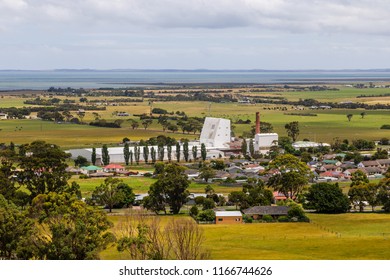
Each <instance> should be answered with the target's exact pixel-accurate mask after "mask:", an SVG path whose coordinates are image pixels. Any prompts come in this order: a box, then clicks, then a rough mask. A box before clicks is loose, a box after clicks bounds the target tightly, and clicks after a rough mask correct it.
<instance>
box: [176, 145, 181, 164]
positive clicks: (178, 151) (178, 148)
mask: <svg viewBox="0 0 390 280" xmlns="http://www.w3.org/2000/svg"><path fill="white" fill-rule="evenodd" d="M176 160H177V162H180V143H179V142H177V143H176Z"/></svg>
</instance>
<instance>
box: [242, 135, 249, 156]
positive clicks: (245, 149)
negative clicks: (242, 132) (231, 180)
mask: <svg viewBox="0 0 390 280" xmlns="http://www.w3.org/2000/svg"><path fill="white" fill-rule="evenodd" d="M241 153H242V154H243V155H244V156H245V155H246V154H247V153H248V143H247V142H246V139H243V140H242V144H241Z"/></svg>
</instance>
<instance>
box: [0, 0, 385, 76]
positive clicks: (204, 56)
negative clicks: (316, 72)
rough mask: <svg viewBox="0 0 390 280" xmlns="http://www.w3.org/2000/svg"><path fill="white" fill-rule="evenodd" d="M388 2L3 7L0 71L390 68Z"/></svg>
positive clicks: (255, 0) (75, 1)
mask: <svg viewBox="0 0 390 280" xmlns="http://www.w3.org/2000/svg"><path fill="white" fill-rule="evenodd" d="M389 43H390V1H388V0H0V69H36V70H42V69H64V68H66V69H86V68H90V69H269V70H275V69H285V70H292V69H297V70H302V69H373V68H390V64H389V62H390V44H389Z"/></svg>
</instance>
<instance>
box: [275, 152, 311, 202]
mask: <svg viewBox="0 0 390 280" xmlns="http://www.w3.org/2000/svg"><path fill="white" fill-rule="evenodd" d="M268 168H269V169H277V170H278V171H279V172H278V173H276V174H275V175H273V176H272V177H271V178H270V179H269V180H268V186H269V187H272V188H274V190H276V191H279V192H281V193H283V194H284V195H285V196H286V197H287V198H291V199H293V200H295V199H297V198H298V195H299V194H301V192H302V190H303V187H304V186H305V185H306V184H307V183H308V182H309V179H310V178H311V176H312V173H311V171H310V168H309V167H308V166H307V165H306V164H305V163H303V162H301V161H300V160H299V159H298V158H296V157H295V156H293V155H290V154H286V155H280V156H277V157H276V158H275V159H274V160H273V161H272V162H271V163H270V164H269V167H268Z"/></svg>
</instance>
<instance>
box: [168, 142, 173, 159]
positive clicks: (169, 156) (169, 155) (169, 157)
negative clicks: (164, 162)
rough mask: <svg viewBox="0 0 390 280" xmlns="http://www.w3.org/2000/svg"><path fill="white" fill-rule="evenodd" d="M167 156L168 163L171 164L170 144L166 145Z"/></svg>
mask: <svg viewBox="0 0 390 280" xmlns="http://www.w3.org/2000/svg"><path fill="white" fill-rule="evenodd" d="M167 156H168V161H169V162H171V160H172V146H171V145H170V144H168V145H167Z"/></svg>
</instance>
